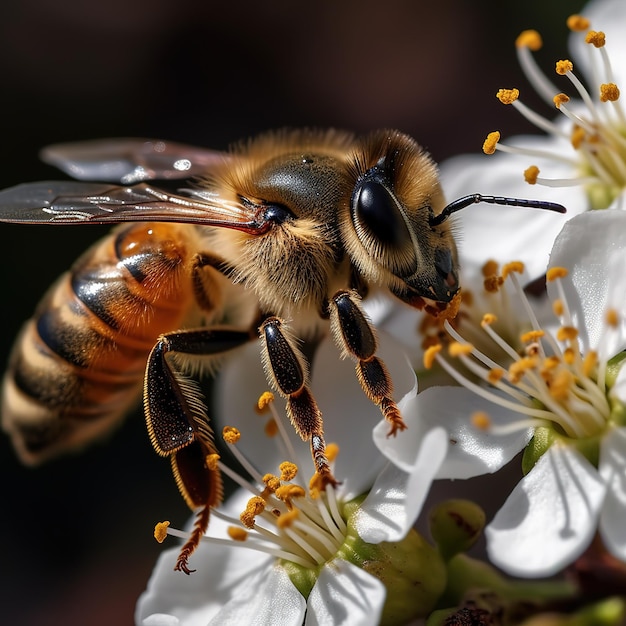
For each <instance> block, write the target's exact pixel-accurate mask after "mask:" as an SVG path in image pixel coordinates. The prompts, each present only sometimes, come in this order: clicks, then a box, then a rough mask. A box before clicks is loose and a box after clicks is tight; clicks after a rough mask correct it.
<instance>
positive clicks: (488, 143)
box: [483, 130, 500, 154]
mask: <svg viewBox="0 0 626 626" xmlns="http://www.w3.org/2000/svg"><path fill="white" fill-rule="evenodd" d="M498 141H500V132H499V131H497V130H494V131H493V132H491V133H489V134H488V135H487V139H485V141H484V142H483V152H484V153H485V154H493V153H494V152H495V151H496V146H497V145H498Z"/></svg>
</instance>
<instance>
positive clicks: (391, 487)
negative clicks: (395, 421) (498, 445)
mask: <svg viewBox="0 0 626 626" xmlns="http://www.w3.org/2000/svg"><path fill="white" fill-rule="evenodd" d="M404 435H405V433H401V434H400V435H398V436H399V437H403V436H404ZM416 448H417V454H416V460H415V463H414V464H413V466H412V467H411V468H410V471H404V470H403V469H401V468H400V467H397V466H396V465H394V464H392V463H391V462H390V463H388V464H387V466H386V467H385V469H384V470H383V471H382V472H381V473H380V474H379V476H378V478H377V479H376V482H375V483H374V486H373V487H372V489H371V490H370V492H369V494H368V496H367V498H366V499H365V500H364V501H363V503H362V505H361V507H360V509H359V511H358V513H357V516H356V519H355V521H354V524H355V527H356V530H357V533H358V534H359V536H360V537H361V539H363V540H364V541H367V542H368V543H380V542H382V541H400V540H402V539H404V537H405V536H406V534H407V533H408V532H409V530H410V528H411V527H412V526H413V524H414V523H415V520H416V519H417V517H418V515H419V514H420V512H421V510H422V505H423V504H424V501H425V500H426V496H427V495H428V492H429V490H430V486H431V483H432V481H433V478H434V476H435V474H436V472H437V469H438V468H439V466H440V465H441V462H442V461H443V459H444V457H445V454H446V451H447V448H448V437H447V435H446V432H445V430H444V429H443V428H433V429H432V430H430V431H427V432H426V433H425V434H424V436H423V437H422V438H421V439H420V440H419V443H418V444H417V445H416Z"/></svg>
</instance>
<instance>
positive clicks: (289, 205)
mask: <svg viewBox="0 0 626 626" xmlns="http://www.w3.org/2000/svg"><path fill="white" fill-rule="evenodd" d="M43 158H44V160H46V161H48V162H49V163H52V164H54V165H56V166H58V167H59V168H61V169H62V170H64V171H65V172H67V173H68V174H69V175H71V176H72V177H74V178H78V179H83V180H98V181H100V182H97V183H95V182H77V181H63V182H58V181H57V182H41V183H29V184H25V185H18V186H16V187H12V188H10V189H6V190H4V191H2V192H0V221H4V222H19V223H36V224H42V223H45V224H52V225H68V224H87V223H92V224H107V223H116V224H118V226H116V228H115V229H114V230H113V231H112V233H111V234H110V235H108V236H106V237H105V238H104V239H102V240H100V241H99V242H98V243H96V244H95V245H94V246H93V247H92V248H91V249H90V250H88V251H87V252H86V253H85V254H84V255H83V256H82V257H81V258H80V259H79V260H78V261H77V262H76V263H75V264H74V266H73V267H72V268H71V270H70V271H69V272H67V273H66V274H64V275H62V276H61V277H60V279H59V280H58V282H57V283H56V284H55V285H54V286H53V287H52V288H51V289H50V290H49V292H48V294H47V295H46V296H45V298H44V300H43V301H42V302H41V304H40V305H39V307H38V309H37V310H36V312H35V314H34V316H33V317H32V318H31V319H30V320H29V321H28V322H27V323H26V325H25V326H24V328H23V330H22V332H21V334H20V336H19V337H18V339H17V341H16V343H15V347H14V349H13V351H12V354H11V357H10V361H9V367H8V370H7V373H6V375H5V378H4V387H3V395H2V426H3V428H4V430H5V431H6V432H7V433H8V434H9V435H10V437H11V438H12V440H13V444H14V447H15V449H16V451H17V454H18V455H19V457H20V458H21V460H22V461H24V462H25V463H29V464H36V463H39V462H41V461H43V460H45V459H48V458H50V457H53V456H55V455H57V454H60V453H63V452H66V451H69V450H73V449H76V448H79V447H82V446H83V445H85V444H87V443H88V442H90V441H91V440H93V439H95V438H97V437H98V436H100V435H101V434H103V433H105V432H106V431H108V430H109V429H111V428H112V427H113V425H115V424H116V423H117V422H119V421H120V420H121V418H122V417H123V416H124V415H125V414H126V413H127V412H128V411H129V409H130V408H131V407H132V405H133V404H134V403H135V401H136V400H137V399H138V398H139V397H140V396H141V393H142V385H143V402H144V410H145V416H146V423H147V429H148V433H149V436H150V439H151V442H152V445H153V446H154V448H155V450H156V452H157V453H158V454H160V455H162V456H167V457H169V458H170V460H171V464H172V469H173V473H174V477H175V479H176V482H177V485H178V487H179V489H180V491H181V493H182V495H183V497H184V499H185V501H186V502H187V504H188V505H189V506H190V508H191V509H193V510H198V509H199V512H198V514H197V518H196V523H195V526H194V531H193V533H192V535H191V537H190V539H189V540H188V541H187V543H186V544H185V545H184V546H183V548H182V550H181V553H180V556H179V559H178V562H177V564H176V569H178V570H182V571H184V572H186V573H189V572H190V571H192V570H190V569H189V567H188V559H189V556H190V555H191V553H192V552H193V550H194V549H195V547H196V546H197V544H198V542H199V540H200V537H201V536H202V534H203V533H204V531H205V530H206V527H207V525H208V520H209V514H210V510H211V508H212V507H214V506H216V505H217V504H219V502H220V500H221V497H222V481H221V477H220V473H219V471H218V470H216V469H213V468H212V467H213V466H210V464H209V463H208V462H207V459H208V458H209V457H210V455H212V454H214V453H215V452H216V446H215V443H214V440H213V434H212V430H211V426H210V421H209V418H208V415H207V408H206V406H205V403H204V401H203V399H202V395H201V393H200V389H199V386H198V384H197V381H196V375H197V373H198V371H200V370H204V371H206V370H208V371H209V372H210V373H212V372H213V371H214V369H215V368H216V367H217V365H218V362H219V360H220V359H221V358H222V357H225V356H226V355H228V354H230V353H232V352H234V351H235V350H236V349H237V348H240V347H241V346H243V345H245V344H247V343H248V342H250V341H255V340H259V341H260V348H261V359H262V362H263V366H264V369H265V372H266V376H267V378H268V381H269V383H270V385H271V386H272V387H273V388H274V389H276V390H277V391H278V393H279V394H280V395H281V396H283V397H284V398H285V400H286V407H287V414H288V416H289V419H290V420H291V423H292V424H293V427H294V428H295V430H296V432H297V433H298V434H299V435H300V437H301V438H302V439H303V440H305V441H308V442H309V445H310V448H311V454H312V457H313V461H314V467H315V472H316V475H317V476H318V478H319V479H320V481H321V484H322V485H323V486H325V485H327V484H335V483H336V480H335V478H334V476H333V474H332V472H331V470H330V467H329V463H328V460H327V458H326V454H325V443H324V431H323V422H322V417H321V411H320V409H319V408H318V405H317V403H316V401H315V399H314V397H313V395H312V394H311V392H310V389H309V381H308V363H307V359H306V358H305V357H304V356H303V353H302V351H301V349H300V347H299V340H304V341H307V342H313V343H314V342H316V341H319V340H320V338H321V337H323V336H324V335H326V334H328V333H329V332H330V334H331V335H332V337H333V338H334V340H335V342H336V344H337V346H338V349H339V351H340V352H341V353H342V354H343V356H349V357H351V358H353V359H354V361H355V363H356V375H357V377H358V380H359V382H360V385H361V387H362V388H363V391H364V392H365V394H366V395H367V396H368V397H369V398H370V400H371V401H372V402H373V403H374V404H376V405H377V406H379V407H380V410H381V412H382V414H383V416H384V418H385V419H386V420H387V421H388V422H389V427H390V428H389V433H390V435H395V434H396V433H397V432H398V431H401V430H403V429H404V428H405V427H406V426H405V423H404V421H403V419H402V416H401V414H400V412H399V410H398V407H397V405H396V403H395V401H394V399H393V386H392V381H391V379H390V376H389V374H388V372H387V368H386V367H385V364H384V363H383V361H382V360H381V359H380V358H378V357H377V355H376V352H377V339H376V333H375V330H374V328H373V327H372V325H371V323H370V321H369V320H368V318H367V316H366V315H365V314H364V312H363V309H362V306H361V300H362V299H363V298H366V297H368V296H369V295H371V294H373V293H375V292H386V293H389V294H391V295H392V296H394V297H395V298H397V299H399V300H401V301H402V302H404V303H406V304H408V305H410V306H412V307H416V308H420V309H425V310H427V311H429V312H431V313H435V314H437V313H438V312H440V311H442V310H445V308H446V307H447V306H448V304H449V303H450V302H451V301H452V300H453V299H454V298H455V296H456V294H458V292H459V277H458V255H457V249H456V246H455V241H454V237H453V234H452V231H451V228H450V223H449V221H448V217H449V216H450V215H451V214H453V213H454V212H455V211H458V210H459V209H462V208H464V207H466V206H468V205H470V204H473V203H476V202H490V203H495V204H513V205H518V206H527V207H538V208H547V209H552V210H558V211H563V210H564V209H563V208H562V207H560V206H559V205H553V204H550V203H545V202H539V201H530V200H518V199H512V198H494V197H492V196H481V195H478V194H476V195H472V196H466V197H464V198H461V199H459V200H456V201H455V202H452V203H451V204H448V205H446V203H445V200H444V195H443V192H442V189H441V186H440V184H439V180H438V175H437V168H436V165H435V163H434V162H433V160H432V159H431V157H430V156H429V155H428V153H427V152H425V151H424V150H423V149H422V148H421V147H420V146H419V145H418V144H417V143H416V142H415V141H414V140H413V139H412V138H410V137H409V136H407V135H405V134H402V133H400V132H398V131H395V130H381V131H376V132H373V133H371V134H369V135H367V136H365V137H356V136H354V135H352V134H350V133H347V132H339V131H334V130H331V131H316V130H293V131H289V130H284V131H278V132H272V133H267V134H264V135H261V136H259V137H257V138H255V139H253V140H250V141H249V142H247V143H242V144H238V145H236V146H235V147H233V148H232V149H231V150H230V151H228V152H221V151H211V150H203V149H199V148H193V147H190V146H184V145H178V144H174V143H170V142H165V141H149V140H140V139H117V140H113V139H112V140H105V141H93V142H85V143H78V144H60V145H57V146H51V147H49V148H47V149H45V150H44V152H43ZM183 178H189V179H190V180H191V181H192V182H191V183H189V184H190V187H189V188H187V189H182V190H179V191H177V192H176V193H170V192H168V191H164V190H163V189H159V188H157V187H154V186H152V185H151V184H150V182H149V181H151V180H155V179H164V180H168V179H169V180H177V179H183ZM103 181H104V182H103ZM119 183H122V184H121V185H120V184H119Z"/></svg>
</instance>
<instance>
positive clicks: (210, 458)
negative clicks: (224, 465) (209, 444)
mask: <svg viewBox="0 0 626 626" xmlns="http://www.w3.org/2000/svg"><path fill="white" fill-rule="evenodd" d="M219 460H220V455H219V454H217V453H213V454H207V455H206V457H205V458H204V463H205V465H206V468H207V469H209V470H212V471H215V470H217V469H218V461H219Z"/></svg>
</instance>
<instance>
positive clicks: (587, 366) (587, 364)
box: [583, 350, 598, 377]
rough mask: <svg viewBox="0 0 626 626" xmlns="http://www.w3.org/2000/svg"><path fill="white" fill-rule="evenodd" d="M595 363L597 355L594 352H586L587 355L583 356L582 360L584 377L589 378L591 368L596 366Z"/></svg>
mask: <svg viewBox="0 0 626 626" xmlns="http://www.w3.org/2000/svg"><path fill="white" fill-rule="evenodd" d="M597 362H598V354H597V353H596V352H594V351H593V350H590V351H589V352H587V354H585V358H584V359H583V372H584V374H585V376H587V377H589V376H591V373H592V372H593V368H594V367H595V366H596V363H597Z"/></svg>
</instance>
